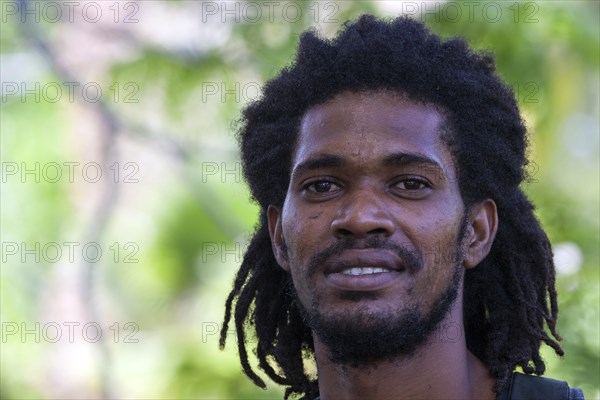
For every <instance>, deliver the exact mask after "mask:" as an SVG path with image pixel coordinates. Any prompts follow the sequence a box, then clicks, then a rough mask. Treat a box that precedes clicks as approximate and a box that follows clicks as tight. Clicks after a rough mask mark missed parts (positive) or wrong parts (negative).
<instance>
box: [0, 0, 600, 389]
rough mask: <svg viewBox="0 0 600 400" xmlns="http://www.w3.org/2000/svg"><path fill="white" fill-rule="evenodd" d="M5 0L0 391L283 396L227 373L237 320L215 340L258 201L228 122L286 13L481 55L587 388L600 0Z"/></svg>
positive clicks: (274, 57) (282, 32)
mask: <svg viewBox="0 0 600 400" xmlns="http://www.w3.org/2000/svg"><path fill="white" fill-rule="evenodd" d="M0 4H1V11H2V14H1V18H2V25H1V39H0V45H1V53H0V62H1V70H0V78H1V79H0V80H1V82H2V102H1V104H0V112H1V114H0V120H1V125H0V129H1V130H0V132H1V157H2V183H1V184H2V189H1V206H2V207H1V217H2V227H1V234H2V238H1V242H2V266H1V275H0V276H1V283H0V290H1V294H0V301H1V322H2V342H1V343H0V345H1V364H0V366H1V377H0V397H1V398H2V399H24V398H35V399H39V398H47V399H50V398H52V399H54V398H69V399H84V398H118V399H125V398H127V399H187V398H190V399H191V398H196V399H238V398H248V399H250V398H252V399H266V398H274V399H275V398H282V394H283V391H282V390H281V389H280V388H278V387H276V386H275V385H270V389H269V390H268V391H263V390H260V389H257V388H254V387H253V385H252V384H251V383H250V382H249V381H248V380H247V379H246V378H245V377H244V376H243V375H242V373H241V369H240V366H239V363H238V361H237V353H236V343H235V336H234V334H233V333H231V334H230V335H229V343H228V346H227V348H226V350H225V351H223V352H220V351H219V350H218V335H217V331H218V329H219V328H220V326H221V323H222V315H223V310H224V307H223V303H224V300H225V297H226V294H227V292H228V289H229V287H230V285H231V283H232V279H233V275H234V273H235V270H236V268H237V266H238V265H239V263H240V260H241V257H242V254H243V251H244V247H245V244H246V242H247V238H248V236H249V234H250V233H251V232H252V228H253V225H254V221H255V220H256V212H257V209H256V207H255V206H254V205H252V204H251V203H250V202H249V199H248V192H247V189H246V187H245V185H244V183H243V180H242V177H241V167H240V164H239V157H238V153H237V149H236V146H235V137H234V133H235V131H236V127H237V126H238V125H237V123H236V120H237V118H238V117H239V112H240V110H241V108H242V107H243V106H244V104H246V103H247V102H249V101H252V100H253V99H254V98H256V97H257V96H259V93H260V87H261V85H262V84H263V83H264V82H265V81H266V80H267V79H269V78H270V77H272V76H273V75H274V74H275V73H276V72H277V71H278V70H279V69H280V68H281V67H283V66H285V65H286V64H288V63H289V62H290V61H291V59H292V57H293V54H294V50H295V46H296V44H297V41H298V35H299V33H300V32H302V31H303V30H305V29H307V28H308V27H311V26H312V27H315V29H317V30H319V31H321V32H322V33H323V35H325V36H329V37H331V36H332V35H333V34H334V33H335V32H336V31H337V30H338V29H339V27H340V25H341V23H342V22H343V21H345V20H348V19H351V18H354V17H356V16H358V15H359V14H361V13H364V12H370V13H374V14H376V15H379V16H385V17H392V16H396V15H399V14H401V13H404V14H411V15H413V16H414V17H415V18H417V19H421V20H423V21H425V22H426V23H427V24H428V25H429V26H430V27H431V29H432V30H433V31H435V32H437V33H439V34H441V35H442V36H444V37H449V36H462V37H465V38H467V39H468V40H469V41H470V42H471V43H472V45H473V46H474V47H476V48H480V49H483V48H485V49H491V50H493V51H494V52H495V54H496V59H497V64H498V70H499V73H500V74H501V76H502V77H503V78H504V79H505V81H506V82H508V83H509V84H510V85H511V86H512V87H513V88H514V90H515V94H516V95H517V97H518V99H519V103H520V105H521V107H522V112H523V116H524V118H525V120H526V122H527V124H528V127H529V131H530V134H531V148H530V155H531V158H532V160H533V163H532V164H531V166H530V170H529V173H530V178H529V180H528V182H527V184H526V185H525V189H526V191H527V193H528V194H529V195H530V196H531V197H532V198H533V200H534V201H535V203H536V204H537V215H538V216H539V218H540V219H541V221H542V223H543V224H544V226H545V228H546V230H547V232H548V234H549V236H550V239H551V240H552V243H553V245H554V250H555V258H556V264H557V270H558V278H557V280H558V282H557V286H558V289H559V300H560V320H559V332H560V333H561V334H562V336H563V337H564V341H563V346H564V348H565V351H566V356H565V357H564V359H562V360H561V359H559V358H557V357H556V356H554V355H553V354H552V353H551V352H550V351H544V355H545V359H546V361H547V364H548V371H547V374H548V375H549V376H553V377H556V378H560V379H564V380H568V381H569V382H570V384H571V385H574V386H580V387H582V388H583V389H584V391H585V392H586V395H587V397H588V398H590V399H594V398H599V397H600V383H599V375H600V336H599V330H600V327H599V319H600V318H599V304H600V286H599V281H600V279H599V264H600V257H599V247H600V246H599V242H600V239H599V229H600V223H599V219H600V216H599V211H600V210H599V208H600V195H599V181H600V176H599V127H598V126H599V122H598V121H599V111H598V110H599V108H600V97H599V92H600V90H599V82H600V81H599V74H598V71H599V62H600V56H599V46H600V39H599V26H600V23H599V15H600V12H599V3H598V2H596V1H585V2H581V1H568V2H567V1H564V2H560V1H557V2H549V1H544V2H519V3H517V2H512V1H511V2H477V1H474V2H466V3H460V2H422V1H419V2H400V1H387V2H385V1H378V2H375V1H370V2H367V1H360V2H351V1H339V2H334V1H321V2H310V1H307V2H278V1H274V2H262V1H258V2H222V1H220V2H199V1H157V0H153V1H135V2H133V1H131V2H128V1H97V2H90V1H80V2H64V1H63V2H49V1H45V2H35V1H34V2H13V1H4V0H3V1H1V2H0ZM23 10H25V11H27V12H26V13H22V11H23ZM23 21H24V22H23ZM275 168H277V167H275ZM99 174H101V175H99Z"/></svg>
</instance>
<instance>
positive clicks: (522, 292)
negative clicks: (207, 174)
mask: <svg viewBox="0 0 600 400" xmlns="http://www.w3.org/2000/svg"><path fill="white" fill-rule="evenodd" d="M379 91H391V92H396V93H401V94H403V95H405V96H407V97H408V98H409V99H410V100H412V101H415V102H419V103H424V104H433V105H435V106H436V107H439V108H440V109H442V110H444V116H445V118H446V128H447V134H445V136H444V138H443V140H444V141H445V142H446V144H447V145H448V147H449V149H450V151H451V153H452V156H453V158H454V160H455V161H456V165H457V170H458V178H459V189H460V193H461V196H462V199H463V202H464V203H465V206H466V207H468V206H470V205H472V204H475V203H476V202H478V201H482V200H484V199H488V198H489V199H492V200H493V201H494V202H495V203H496V205H497V211H498V217H499V221H500V224H499V227H498V231H497V235H496V239H495V241H494V244H493V246H492V248H491V251H490V253H489V255H488V256H487V257H486V258H485V259H484V260H483V261H482V262H481V263H480V264H479V265H478V266H477V267H476V268H472V269H469V270H467V271H466V273H465V283H464V297H463V301H464V304H463V307H464V320H465V334H466V340H467V347H468V349H469V351H471V352H472V353H473V354H475V355H476V356H477V357H478V358H479V359H480V360H481V361H482V362H483V363H484V364H485V365H486V367H487V368H488V370H489V372H490V374H491V375H492V376H493V377H494V378H495V379H496V387H495V390H497V391H498V390H501V389H502V387H503V386H504V385H505V384H506V383H507V382H508V379H509V377H510V374H511V372H512V371H513V370H514V369H515V368H516V367H517V366H519V367H521V368H522V369H523V371H524V372H525V373H528V374H538V375H540V374H543V373H544V369H545V365H544V362H543V360H542V359H541V356H540V352H539V348H540V345H541V343H542V342H544V343H546V344H547V345H549V346H550V347H552V348H553V349H554V350H555V352H556V353H557V354H559V355H563V351H562V349H561V347H560V345H559V344H558V342H557V341H558V340H560V336H559V335H558V333H557V332H556V320H557V314H558V306H557V301H556V290H555V285H554V281H555V272H554V265H553V261H552V250H551V247H550V243H549V240H548V238H547V236H546V234H545V233H544V231H543V230H542V228H541V226H540V223H539V222H538V221H537V219H536V217H535V216H534V213H533V205H532V204H531V202H530V201H529V200H528V199H527V197H526V196H525V194H524V193H523V192H522V190H521V189H520V188H519V185H520V183H521V182H522V181H523V180H524V178H526V173H525V167H526V165H527V159H526V155H525V152H526V148H527V138H526V128H525V126H524V123H523V121H522V120H521V117H520V114H519V109H518V106H517V104H516V101H515V98H514V94H513V92H512V91H511V89H510V88H509V87H508V86H506V85H505V84H504V83H502V81H501V80H500V78H499V77H498V76H497V75H496V73H495V65H494V60H493V58H492V56H491V55H490V54H487V53H475V52H474V51H472V50H470V49H469V48H468V45H467V43H466V42H465V41H464V40H461V39H451V40H447V41H442V40H441V39H440V38H439V37H438V36H436V35H434V34H432V33H430V32H429V31H428V29H427V28H426V27H425V26H424V25H423V24H421V23H419V22H417V21H415V20H412V19H409V18H405V17H400V18H396V19H394V20H391V21H382V20H378V19H376V18H375V17H373V16H369V15H364V16H362V17H360V18H359V19H358V20H356V21H354V22H352V23H347V24H346V25H345V26H344V28H343V29H342V31H340V33H339V34H338V36H337V37H336V38H334V39H332V40H326V39H323V38H321V37H319V35H318V34H317V33H316V32H314V31H308V32H305V33H303V34H302V35H301V38H300V44H299V48H298V52H297V56H296V59H295V61H294V62H293V63H292V65H291V66H289V67H287V68H285V69H283V70H282V71H281V72H280V73H279V75H278V76H277V77H275V78H274V79H272V80H271V81H269V82H267V84H266V85H265V88H264V95H263V97H262V98H261V99H259V100H257V101H255V102H254V103H252V104H250V105H249V106H248V107H247V108H246V109H245V110H244V112H243V119H242V122H243V124H242V126H241V129H240V131H239V142H240V147H241V153H242V161H243V166H244V174H245V177H246V179H247V181H248V183H249V185H250V189H251V192H252V195H253V198H254V199H255V200H256V201H257V202H258V204H259V205H260V208H261V214H260V219H259V222H258V225H257V228H256V231H255V233H254V236H253V238H252V240H251V243H250V246H249V247H248V250H247V253H246V254H245V257H244V259H243V262H242V265H241V267H240V269H239V271H238V273H237V276H236V279H235V282H234V286H233V289H232V291H231V293H230V294H229V296H228V298H227V301H226V307H225V308H226V310H225V320H224V324H223V326H222V330H221V339H220V346H221V348H222V347H223V346H224V345H225V338H226V333H227V329H228V323H229V321H230V320H231V318H232V312H233V313H234V314H233V320H234V322H235V328H236V331H237V341H238V348H239V355H240V359H241V363H242V367H243V370H244V372H245V373H246V375H248V377H250V379H251V380H252V381H253V382H254V383H255V384H256V385H258V386H260V387H263V388H264V387H265V383H264V381H263V379H262V378H261V377H259V376H258V375H257V374H256V372H255V371H254V370H253V368H252V366H251V365H250V363H249V361H248V352H247V334H248V332H250V333H251V334H255V335H256V340H257V344H256V348H255V354H256V356H257V358H258V362H259V367H260V369H262V370H263V371H264V372H265V373H266V375H267V376H268V377H269V378H271V379H272V380H273V381H275V382H276V383H278V384H281V385H285V386H287V388H286V398H287V397H289V396H290V395H291V394H299V395H303V396H304V398H306V399H311V398H314V397H315V396H317V395H318V385H317V379H316V377H314V376H311V375H310V374H309V373H308V372H307V371H306V369H305V366H304V362H303V360H304V359H305V358H307V357H308V356H311V355H314V349H313V341H312V336H311V332H310V329H309V328H308V327H307V326H306V325H305V323H304V322H303V320H302V318H301V315H300V313H299V311H298V307H297V305H296V304H295V300H294V296H293V295H292V294H291V292H290V291H291V290H293V289H290V288H291V278H290V276H289V274H288V273H287V272H285V271H284V270H283V269H282V268H280V267H279V266H278V264H277V262H276V260H275V258H274V255H273V252H272V248H271V242H270V238H269V233H268V228H267V218H266V209H267V207H268V206H269V205H270V204H272V205H275V206H278V207H281V206H282V205H283V202H284V200H285V196H286V192H287V187H288V184H289V179H290V176H289V174H290V168H291V157H292V152H293V150H294V144H295V143H296V139H297V135H298V131H299V124H300V121H301V118H302V116H303V115H304V114H305V113H306V112H307V110H309V109H310V108H312V107H314V106H316V105H318V104H321V103H323V102H325V101H327V100H329V99H331V98H333V97H334V96H336V95H337V94H340V93H342V92H379ZM546 325H547V327H548V330H549V334H548V333H547V332H546V330H545V326H546Z"/></svg>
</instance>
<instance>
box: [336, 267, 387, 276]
mask: <svg viewBox="0 0 600 400" xmlns="http://www.w3.org/2000/svg"><path fill="white" fill-rule="evenodd" d="M382 272H388V270H387V269H385V268H371V267H365V268H350V269H345V270H343V271H342V274H344V275H368V274H379V273H382Z"/></svg>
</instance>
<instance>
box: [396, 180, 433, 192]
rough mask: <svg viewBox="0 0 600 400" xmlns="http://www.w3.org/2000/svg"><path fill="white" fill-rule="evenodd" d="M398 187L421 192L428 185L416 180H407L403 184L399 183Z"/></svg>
mask: <svg viewBox="0 0 600 400" xmlns="http://www.w3.org/2000/svg"><path fill="white" fill-rule="evenodd" d="M397 186H398V187H399V188H400V189H404V190H419V189H423V188H425V187H426V184H425V183H424V182H422V181H419V180H416V179H405V180H403V181H401V182H398V185H397Z"/></svg>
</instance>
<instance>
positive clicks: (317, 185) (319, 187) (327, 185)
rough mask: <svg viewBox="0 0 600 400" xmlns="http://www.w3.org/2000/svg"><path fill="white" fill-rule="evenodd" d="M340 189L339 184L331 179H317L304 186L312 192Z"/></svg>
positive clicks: (328, 191)
mask: <svg viewBox="0 0 600 400" xmlns="http://www.w3.org/2000/svg"><path fill="white" fill-rule="evenodd" d="M338 189H339V186H338V185H336V184H335V183H333V182H329V181H316V182H312V183H309V184H307V185H305V186H304V190H306V191H308V192H311V193H332V192H335V191H337V190H338Z"/></svg>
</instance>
